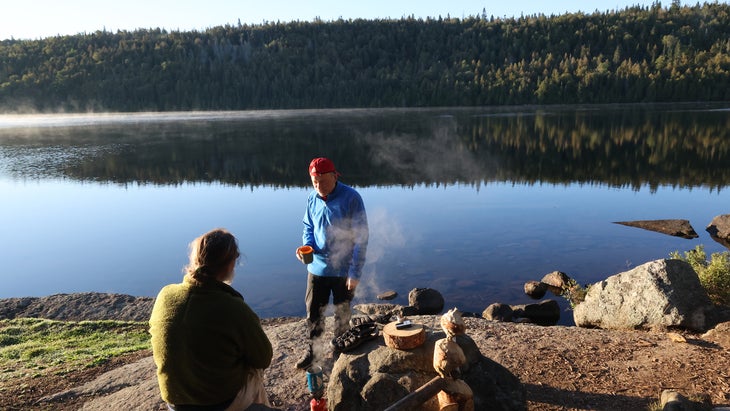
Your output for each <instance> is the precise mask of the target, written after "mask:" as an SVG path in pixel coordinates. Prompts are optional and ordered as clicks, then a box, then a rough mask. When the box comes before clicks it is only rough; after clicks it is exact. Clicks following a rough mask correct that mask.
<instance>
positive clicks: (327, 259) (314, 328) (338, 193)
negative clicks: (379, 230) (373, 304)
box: [296, 157, 368, 369]
mask: <svg viewBox="0 0 730 411" xmlns="http://www.w3.org/2000/svg"><path fill="white" fill-rule="evenodd" d="M339 175H340V173H338V172H337V170H336V169H335V165H334V163H332V161H331V160H330V159H328V158H324V157H319V158H315V159H314V160H312V162H311V163H310V164H309V176H310V177H311V179H312V186H313V187H314V190H313V191H312V192H311V193H310V194H309V197H308V198H307V210H306V212H305V213H304V219H303V222H304V232H303V234H302V242H303V244H304V245H308V246H311V247H312V248H313V249H314V259H313V261H312V262H311V263H310V264H307V271H308V274H307V293H306V297H305V304H306V308H307V326H308V328H309V348H308V350H307V352H306V353H305V354H304V356H303V357H302V359H301V360H300V361H299V362H298V363H297V368H301V369H306V368H308V367H309V366H310V365H311V364H312V363H313V362H314V359H315V350H314V349H313V344H314V340H315V339H316V338H317V337H319V336H321V335H322V332H323V331H324V317H323V314H324V311H325V309H326V308H327V304H328V303H329V298H330V294H332V304H334V306H335V312H334V316H335V335H336V336H337V335H340V334H342V333H343V332H345V331H347V330H348V328H349V326H348V323H349V321H350V315H351V313H350V302H351V301H352V298H353V296H354V295H355V288H356V287H357V284H358V283H359V281H360V275H361V274H362V267H363V264H364V263H365V252H366V250H367V245H368V221H367V215H366V213H365V206H364V204H363V202H362V198H361V197H360V194H358V192H357V191H355V189H353V188H352V187H349V186H347V185H345V184H342V183H341V182H339V181H337V178H338V177H339ZM296 255H297V258H298V259H299V261H302V262H304V260H303V258H302V256H301V255H300V254H299V253H297V254H296Z"/></svg>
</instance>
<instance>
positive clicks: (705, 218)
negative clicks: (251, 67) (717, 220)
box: [0, 105, 730, 324]
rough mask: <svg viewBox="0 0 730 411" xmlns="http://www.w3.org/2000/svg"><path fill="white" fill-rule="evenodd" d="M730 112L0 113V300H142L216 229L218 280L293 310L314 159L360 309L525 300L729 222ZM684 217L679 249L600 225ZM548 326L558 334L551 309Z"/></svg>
mask: <svg viewBox="0 0 730 411" xmlns="http://www.w3.org/2000/svg"><path fill="white" fill-rule="evenodd" d="M728 107H730V105H728V106H724V105H683V106H588V107H509V108H439V109H406V110H396V109H393V110H382V109H379V110H332V111H327V110H313V111H253V112H213V113H164V114H163V113H145V114H129V115H123V114H114V115H113V114H108V115H45V116H41V115H36V116H0V193H2V194H1V195H2V197H1V198H2V200H1V201H0V226H1V227H2V230H0V250H1V251H0V256H2V260H3V265H2V269H1V270H0V278H1V279H2V287H0V298H7V297H23V296H44V295H50V294H55V293H70V292H83V291H95V292H113V293H124V294H132V295H137V296H154V295H156V293H157V291H158V290H159V289H160V288H161V287H162V286H164V285H165V284H168V283H172V282H179V281H180V280H181V278H182V267H183V265H184V264H185V263H186V260H187V252H188V249H187V245H188V243H189V242H190V241H191V240H192V239H193V238H194V237H196V236H198V235H200V234H201V233H203V232H205V231H207V230H209V229H212V228H215V227H226V228H228V229H229V230H231V231H232V232H233V233H234V234H235V235H236V236H237V237H238V239H239V244H240V247H241V250H242V252H243V254H244V258H243V259H242V264H241V265H240V266H239V267H238V268H237V276H236V279H235V281H234V284H233V285H234V287H235V288H237V289H238V290H240V291H241V292H242V293H243V294H244V296H245V298H246V300H247V301H248V303H249V304H250V305H251V306H252V307H253V309H254V310H255V311H257V312H258V313H259V314H260V315H261V316H263V317H271V316H290V315H296V316H301V315H304V301H303V300H304V289H305V279H306V270H305V268H304V266H303V265H301V264H300V263H299V262H298V261H297V260H296V258H295V257H294V249H295V248H296V247H297V246H298V245H299V244H300V242H301V225H302V224H301V219H302V216H303V213H304V206H305V201H306V197H307V193H308V192H309V191H310V189H311V188H310V186H309V177H308V175H307V165H308V164H309V160H310V159H311V158H312V157H317V156H327V157H330V158H332V159H333V160H334V161H335V164H336V165H337V166H338V169H339V170H340V171H341V173H342V177H341V180H342V181H343V182H345V183H346V184H350V185H353V186H355V187H356V188H357V189H358V190H359V191H360V193H361V194H362V197H363V199H364V201H365V206H366V208H367V210H368V214H369V221H370V229H371V240H370V247H369V250H368V261H367V264H366V267H365V270H364V275H363V282H362V285H361V287H359V288H358V292H357V296H356V303H358V302H376V298H375V296H376V295H377V294H379V293H381V292H383V291H385V290H391V289H392V290H395V291H397V292H398V293H399V297H398V298H397V299H396V300H394V302H396V303H400V304H407V295H408V292H409V291H410V290H411V289H413V288H416V287H431V288H435V289H437V290H439V291H440V292H441V293H442V294H443V295H444V297H445V299H446V306H447V308H451V307H459V308H460V309H462V310H465V311H475V312H481V311H482V310H483V309H484V308H485V307H487V306H488V305H489V304H491V303H494V302H502V303H507V304H525V303H531V302H534V301H533V300H530V299H529V298H528V297H526V296H525V295H524V293H523V285H524V283H525V282H526V281H530V280H539V279H540V278H542V277H543V275H545V274H547V273H549V272H551V271H554V270H560V271H563V272H565V273H567V274H568V275H570V276H571V277H573V278H575V279H576V280H577V281H578V282H580V283H582V284H587V283H591V282H595V281H599V280H601V279H603V278H605V277H607V276H610V275H613V274H616V273H619V272H622V271H625V270H627V269H630V268H632V267H635V266H637V265H640V264H642V263H644V262H647V261H650V260H654V259H659V258H665V257H668V255H669V253H670V252H672V251H675V250H679V251H686V250H689V249H692V248H694V247H695V246H697V245H700V244H702V245H704V246H705V249H706V251H707V252H708V254H709V253H711V252H719V251H726V250H725V249H724V248H723V247H722V246H721V245H719V244H717V243H716V242H714V241H713V240H712V239H711V238H710V236H709V234H708V233H707V232H706V231H705V227H706V226H707V224H709V222H710V221H711V220H712V218H713V217H715V216H717V215H720V214H727V213H730V194H728V184H730V135H729V134H730V111H729V109H728ZM667 218H682V219H688V220H690V222H691V223H692V225H693V226H694V228H695V230H696V231H697V233H698V234H699V236H700V237H699V238H698V239H694V240H686V239H682V238H676V237H671V236H667V235H663V234H658V233H654V232H650V231H645V230H641V229H638V228H631V227H626V226H623V225H619V224H614V222H616V221H630V220H648V219H667ZM551 298H554V299H556V300H558V302H559V303H560V304H561V306H562V307H564V308H565V309H566V311H565V312H564V313H563V318H562V319H561V323H563V324H569V323H572V313H571V312H570V311H569V310H568V306H567V303H566V302H565V301H564V300H563V299H562V298H559V297H551Z"/></svg>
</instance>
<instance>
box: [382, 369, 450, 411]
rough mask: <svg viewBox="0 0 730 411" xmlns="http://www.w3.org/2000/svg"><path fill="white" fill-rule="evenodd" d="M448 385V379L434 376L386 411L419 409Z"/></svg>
mask: <svg viewBox="0 0 730 411" xmlns="http://www.w3.org/2000/svg"><path fill="white" fill-rule="evenodd" d="M445 386H446V379H444V378H441V377H434V378H433V379H432V380H431V381H429V382H427V383H425V384H423V385H422V386H420V387H419V388H418V389H417V390H415V391H413V392H412V393H410V394H408V395H406V396H405V397H403V398H401V399H400V400H399V401H397V402H396V403H394V404H393V405H391V406H390V407H388V408H386V409H385V411H407V410H412V409H418V408H416V407H419V406H420V405H421V404H423V403H424V402H426V401H428V400H429V399H431V398H433V397H434V396H435V395H436V394H438V392H439V391H441V390H442V389H443V388H444V387H445Z"/></svg>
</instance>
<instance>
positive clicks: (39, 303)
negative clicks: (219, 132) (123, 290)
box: [0, 293, 154, 321]
mask: <svg viewBox="0 0 730 411" xmlns="http://www.w3.org/2000/svg"><path fill="white" fill-rule="evenodd" d="M153 304H154V298H151V297H133V296H131V295H126V294H105V293H74V294H54V295H49V296H46V297H23V298H7V299H2V300H0V320H4V319H8V320H10V319H13V318H20V317H34V318H47V319H51V320H54V319H63V320H64V321H83V320H106V319H110V318H113V319H115V320H118V321H147V320H149V318H150V314H151V313H152V305H153Z"/></svg>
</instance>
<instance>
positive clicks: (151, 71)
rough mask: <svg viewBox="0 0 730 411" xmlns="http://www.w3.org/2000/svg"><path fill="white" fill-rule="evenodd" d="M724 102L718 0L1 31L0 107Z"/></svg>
mask: <svg viewBox="0 0 730 411" xmlns="http://www.w3.org/2000/svg"><path fill="white" fill-rule="evenodd" d="M689 101H730V5H728V4H725V3H718V2H714V3H703V4H699V3H697V4H696V5H695V6H681V5H680V3H679V2H678V1H676V0H675V1H673V2H672V3H671V5H669V6H666V7H665V6H662V4H661V3H659V2H656V3H654V4H652V5H651V6H634V7H628V8H625V9H623V10H615V11H607V12H599V11H596V12H593V13H569V14H563V15H551V16H546V15H542V14H538V15H530V16H521V17H516V18H495V17H494V16H490V15H489V14H488V10H483V12H482V13H481V15H475V16H470V17H466V18H462V19H457V18H451V17H448V16H447V17H446V18H442V17H439V18H428V19H415V18H412V17H410V18H401V19H383V20H362V19H356V20H342V19H340V20H336V21H328V22H325V21H321V20H315V21H311V22H299V21H297V22H286V23H280V22H265V23H262V24H257V25H242V24H238V25H235V26H232V25H226V26H219V27H213V28H209V29H207V30H204V31H168V30H164V29H140V30H135V31H117V32H116V33H112V32H108V31H97V32H94V33H81V34H77V35H72V36H60V35H59V36H55V37H48V38H44V39H36V40H15V39H10V40H4V41H0V112H5V113H23V112H50V111H59V110H60V111H66V112H86V111H112V112H133V111H188V110H248V109H304V108H345V107H347V108H351V107H361V108H368V107H438V106H493V105H525V104H585V103H591V104H593V103H595V104H599V103H601V104H602V103H654V102H689Z"/></svg>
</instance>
